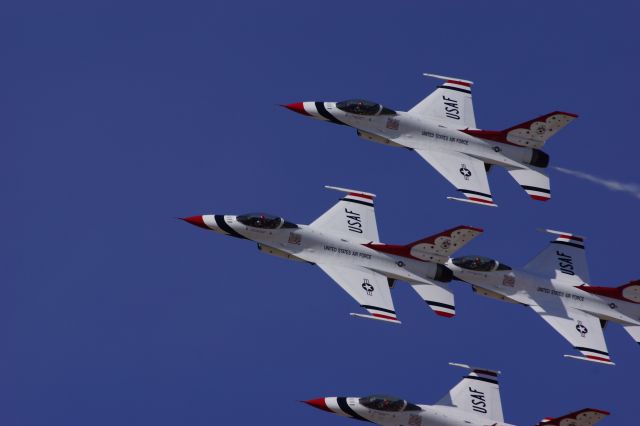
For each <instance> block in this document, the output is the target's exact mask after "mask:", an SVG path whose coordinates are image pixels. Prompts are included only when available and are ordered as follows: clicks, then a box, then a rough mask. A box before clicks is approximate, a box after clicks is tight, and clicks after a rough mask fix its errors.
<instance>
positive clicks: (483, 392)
mask: <svg viewBox="0 0 640 426" xmlns="http://www.w3.org/2000/svg"><path fill="white" fill-rule="evenodd" d="M450 365H453V366H456V367H463V368H466V369H468V370H469V373H468V375H467V376H465V377H464V378H463V379H462V380H461V381H460V383H458V384H457V385H455V386H454V387H453V388H452V389H451V390H450V391H449V392H448V393H447V394H446V395H445V396H444V397H443V398H442V399H440V401H438V402H437V403H436V404H434V405H422V404H420V405H417V404H412V403H410V402H409V401H406V400H404V399H400V398H395V397H392V396H386V395H372V396H366V397H364V398H357V397H347V398H345V397H327V398H317V399H312V400H309V401H304V402H306V403H307V404H309V405H311V406H313V407H316V408H319V409H321V410H324V411H328V412H330V413H334V414H338V415H341V416H345V417H351V418H353V419H358V420H363V421H366V422H370V423H375V424H378V425H382V426H459V425H472V426H512V425H509V424H508V423H505V422H504V417H503V415H502V404H501V402H500V387H499V385H498V374H499V373H500V372H499V371H491V370H486V369H483V368H475V367H471V366H468V365H464V364H455V363H451V364H450ZM608 415H609V413H608V412H606V411H603V410H597V409H594V408H585V409H583V410H580V411H576V412H575V413H571V414H567V415H565V416H562V417H556V418H545V419H543V420H542V421H541V422H540V423H538V426H542V425H544V426H592V425H594V424H596V423H598V422H599V421H600V420H602V419H603V418H604V417H605V416H608Z"/></svg>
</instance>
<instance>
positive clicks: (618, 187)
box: [554, 167, 640, 199]
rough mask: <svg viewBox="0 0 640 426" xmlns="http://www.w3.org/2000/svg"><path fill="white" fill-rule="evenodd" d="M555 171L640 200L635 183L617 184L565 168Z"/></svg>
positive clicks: (638, 187)
mask: <svg viewBox="0 0 640 426" xmlns="http://www.w3.org/2000/svg"><path fill="white" fill-rule="evenodd" d="M554 169H556V170H557V171H559V172H562V173H566V174H568V175H571V176H575V177H578V178H580V179H584V180H588V181H589V182H593V183H596V184H598V185H602V186H604V187H605V188H607V189H610V190H612V191H619V192H627V193H629V194H631V195H633V196H634V197H636V198H638V199H640V185H637V184H635V183H622V182H616V181H615V180H608V179H603V178H599V177H597V176H593V175H590V174H588V173H583V172H578V171H576V170H569V169H565V168H563V167H554Z"/></svg>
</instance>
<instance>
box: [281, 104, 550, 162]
mask: <svg viewBox="0 0 640 426" xmlns="http://www.w3.org/2000/svg"><path fill="white" fill-rule="evenodd" d="M293 105H297V107H294V106H293ZM288 107H289V109H292V110H294V111H297V112H301V113H306V115H311V116H312V117H314V118H318V119H321V120H328V121H330V122H333V123H336V124H343V125H347V126H350V127H353V128H355V129H357V130H358V135H359V136H360V137H361V138H363V139H367V140H371V141H373V142H378V143H382V144H385V145H390V146H397V147H404V148H409V149H419V150H438V151H455V152H460V151H462V152H464V153H466V154H468V155H470V156H472V157H475V158H478V159H480V160H482V161H484V162H485V163H488V164H495V165H499V166H502V167H516V168H517V167H521V163H526V164H532V162H533V163H536V164H533V165H539V166H546V164H540V163H538V162H537V161H536V154H535V152H540V151H538V150H535V151H534V149H532V148H527V147H520V146H516V145H510V144H506V143H498V142H492V141H488V140H484V139H481V138H478V137H475V136H471V135H469V134H467V133H465V132H464V131H463V130H457V129H454V128H448V127H444V126H442V125H440V124H438V123H437V122H435V121H431V120H428V119H426V118H422V117H419V116H417V115H415V114H412V113H410V112H404V111H393V113H386V114H385V113H384V111H381V112H380V113H379V114H377V115H361V114H352V113H349V112H345V111H342V110H341V109H339V108H337V107H336V103H335V102H301V103H298V104H292V105H289V106H288ZM319 109H320V110H322V114H320V113H319V112H318V113H314V111H318V110H319ZM302 111H304V112H302ZM327 117H331V118H332V119H327Z"/></svg>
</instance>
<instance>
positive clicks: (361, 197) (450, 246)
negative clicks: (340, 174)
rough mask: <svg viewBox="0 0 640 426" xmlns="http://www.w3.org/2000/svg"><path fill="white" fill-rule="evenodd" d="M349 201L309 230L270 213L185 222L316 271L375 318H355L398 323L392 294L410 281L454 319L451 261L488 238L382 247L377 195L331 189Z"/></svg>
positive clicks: (449, 237)
mask: <svg viewBox="0 0 640 426" xmlns="http://www.w3.org/2000/svg"><path fill="white" fill-rule="evenodd" d="M327 188H329V189H333V190H336V191H339V192H342V193H344V196H343V197H342V198H341V199H340V201H338V203H337V204H335V205H334V206H333V207H331V208H330V209H329V210H327V211H326V212H325V213H323V214H322V215H321V216H320V217H318V218H317V219H316V220H314V221H313V222H312V223H310V224H309V225H299V224H295V223H291V222H289V221H287V220H285V219H283V218H282V217H279V216H274V215H270V214H267V213H249V214H242V215H237V216H236V215H217V214H207V215H200V216H192V217H188V218H184V220H185V221H187V222H189V223H191V224H193V225H196V226H198V227H200V228H204V229H207V230H210V231H216V232H219V233H221V234H224V235H229V236H232V237H237V238H241V239H246V240H250V241H255V242H256V243H258V248H259V249H260V251H262V252H263V253H267V254H271V255H274V256H279V257H282V258H285V259H290V260H297V261H303V262H308V263H311V264H315V265H317V266H318V267H319V268H320V269H322V270H323V271H324V272H325V273H326V274H327V275H329V277H331V278H332V279H333V280H334V281H335V282H336V283H338V285H339V286H340V287H342V289H344V290H345V291H346V292H347V293H348V294H349V295H350V296H351V297H353V298H354V299H355V300H356V301H357V302H358V304H359V305H360V306H361V307H362V308H364V309H365V310H367V311H368V313H369V315H367V314H362V313H356V314H352V315H354V316H358V317H363V318H371V319H377V320H382V321H387V322H391V323H400V321H399V320H398V317H397V315H396V311H395V308H394V306H393V300H392V298H391V288H392V287H393V285H394V283H395V281H397V280H400V281H406V282H408V283H409V284H410V285H411V287H412V288H413V289H414V290H415V291H416V292H417V293H418V295H419V296H420V297H421V298H422V299H423V300H425V302H426V303H427V305H428V306H429V307H430V308H431V309H432V310H433V311H434V312H435V313H436V314H438V315H440V316H443V317H453V316H454V315H455V306H454V304H453V294H452V293H451V292H450V291H449V289H448V288H446V287H447V283H448V282H449V281H451V280H452V279H453V274H452V272H451V271H450V270H449V269H448V268H447V267H446V266H444V263H446V262H447V261H448V260H449V256H450V255H451V254H453V253H454V252H456V251H457V250H458V249H460V248H462V247H463V246H464V245H465V244H467V243H468V242H469V241H471V240H472V239H473V238H475V237H476V236H478V235H479V234H480V233H482V230H481V229H478V228H474V227H471V226H457V227H455V228H452V229H449V230H446V231H444V232H440V233H438V234H435V235H432V236H430V237H426V238H422V239H420V240H418V241H415V242H412V243H409V244H406V245H394V244H383V243H381V242H380V239H379V237H378V226H377V224H376V216H375V210H374V204H373V203H374V199H375V195H374V194H371V193H368V192H362V191H357V190H351V189H345V188H337V187H329V186H328V187H327Z"/></svg>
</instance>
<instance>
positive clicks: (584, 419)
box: [536, 408, 610, 426]
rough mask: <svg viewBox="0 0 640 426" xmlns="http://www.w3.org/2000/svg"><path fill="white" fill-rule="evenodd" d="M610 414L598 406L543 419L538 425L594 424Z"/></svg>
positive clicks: (582, 425)
mask: <svg viewBox="0 0 640 426" xmlns="http://www.w3.org/2000/svg"><path fill="white" fill-rule="evenodd" d="M609 414H610V413H609V412H608V411H604V410H598V409H596V408H584V409H582V410H580V411H576V412H575V413H570V414H567V415H565V416H562V417H556V418H551V417H548V418H546V419H542V421H540V423H538V424H537V425H536V426H593V425H595V424H596V423H598V422H599V421H600V420H602V419H604V418H605V417H607V416H608V415H609Z"/></svg>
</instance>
